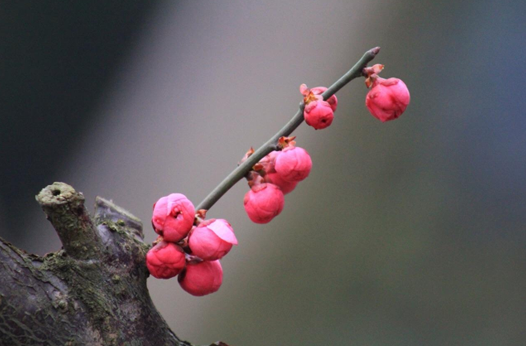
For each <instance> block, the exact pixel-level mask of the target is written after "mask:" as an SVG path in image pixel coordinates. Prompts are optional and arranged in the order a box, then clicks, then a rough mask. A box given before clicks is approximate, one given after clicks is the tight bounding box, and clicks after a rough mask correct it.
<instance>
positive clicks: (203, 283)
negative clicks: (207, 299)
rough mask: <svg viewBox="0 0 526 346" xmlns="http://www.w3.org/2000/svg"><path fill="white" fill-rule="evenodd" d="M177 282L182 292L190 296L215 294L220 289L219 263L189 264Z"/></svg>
mask: <svg viewBox="0 0 526 346" xmlns="http://www.w3.org/2000/svg"><path fill="white" fill-rule="evenodd" d="M177 280H178V281H179V284H180V285H181V287H182V288H183V290H185V291H186V292H188V293H190V294H191V295H194V296H204V295H207V294H210V293H214V292H216V291H217V290H218V289H219V287H221V283H222V282H223V268H221V263H219V261H204V262H199V263H190V262H189V263H188V265H187V266H186V270H185V271H184V272H182V273H181V274H180V275H179V276H178V277H177Z"/></svg>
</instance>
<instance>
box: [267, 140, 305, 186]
mask: <svg viewBox="0 0 526 346" xmlns="http://www.w3.org/2000/svg"><path fill="white" fill-rule="evenodd" d="M274 167H275V169H276V172H277V173H278V174H279V175H280V176H281V178H283V179H284V180H287V181H301V180H303V179H305V178H307V176H308V175H309V173H310V170H311V168H312V160H311V158H310V156H309V153H308V152H307V151H306V150H305V149H303V148H300V147H287V148H285V149H283V151H282V152H281V153H280V154H279V155H278V157H277V158H276V164H275V166H274Z"/></svg>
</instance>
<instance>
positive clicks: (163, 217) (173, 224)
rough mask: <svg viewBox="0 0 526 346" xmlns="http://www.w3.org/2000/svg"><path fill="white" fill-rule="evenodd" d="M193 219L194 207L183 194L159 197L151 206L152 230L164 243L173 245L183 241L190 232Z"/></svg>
mask: <svg viewBox="0 0 526 346" xmlns="http://www.w3.org/2000/svg"><path fill="white" fill-rule="evenodd" d="M194 219H195V209H194V205H193V204H192V202H190V200H188V198H186V196H185V195H183V194H180V193H172V194H170V195H168V196H165V197H161V198H160V199H159V200H158V201H157V203H155V204H154V205H153V216H152V225H153V228H154V229H155V232H157V233H158V234H160V235H161V236H163V238H164V240H166V241H169V242H173V243H175V242H178V241H179V240H181V239H183V238H184V237H185V236H186V235H187V234H188V232H190V229H191V228H192V225H193V224H194Z"/></svg>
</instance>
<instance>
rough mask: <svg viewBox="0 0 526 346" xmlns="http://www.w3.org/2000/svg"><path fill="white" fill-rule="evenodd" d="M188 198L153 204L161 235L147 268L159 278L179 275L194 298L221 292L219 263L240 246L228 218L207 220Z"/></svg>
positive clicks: (156, 227) (176, 195) (169, 198)
mask: <svg viewBox="0 0 526 346" xmlns="http://www.w3.org/2000/svg"><path fill="white" fill-rule="evenodd" d="M204 216H205V212H204V211H202V210H200V211H197V214H196V211H195V208H194V205H193V204H192V202H191V201H190V200H188V198H186V196H185V195H183V194H180V193H172V194H170V195H168V196H165V197H162V198H160V199H159V200H158V201H157V203H155V204H154V205H153V216H152V225H153V228H154V230H155V232H157V233H158V234H159V237H158V239H157V240H156V241H155V242H154V246H153V247H152V248H151V249H150V251H148V253H147V255H146V266H147V267H148V270H149V271H150V273H151V274H152V275H153V276H154V277H156V278H158V279H169V278H172V277H174V276H177V275H179V276H178V281H179V284H180V285H181V287H182V288H183V289H184V290H185V291H187V292H188V293H190V294H192V295H194V296H203V295H206V294H209V293H213V292H215V291H217V290H218V289H219V287H220V286H221V283H222V281H223V269H222V268H221V264H220V263H219V260H220V259H221V258H223V256H225V255H226V254H227V253H228V252H229V251H230V249H232V246H233V245H237V239H236V236H235V235H234V230H233V229H232V226H231V225H230V224H229V223H228V221H226V220H224V219H210V220H205V219H204Z"/></svg>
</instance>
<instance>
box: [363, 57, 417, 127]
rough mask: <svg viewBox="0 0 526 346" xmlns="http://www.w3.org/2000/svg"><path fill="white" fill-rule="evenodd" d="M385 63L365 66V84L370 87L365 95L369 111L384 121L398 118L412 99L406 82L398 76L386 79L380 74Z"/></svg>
mask: <svg viewBox="0 0 526 346" xmlns="http://www.w3.org/2000/svg"><path fill="white" fill-rule="evenodd" d="M383 69H384V65H380V64H376V65H373V66H371V67H366V68H364V71H363V72H364V74H365V76H366V77H367V78H366V79H365V85H366V86H367V87H368V88H370V89H371V90H369V92H368V93H367V96H366V97H365V105H366V106H367V109H369V112H370V113H371V114H372V115H373V116H374V117H375V118H377V119H379V120H381V121H382V122H385V121H389V120H394V119H396V118H398V117H399V116H400V115H402V113H403V112H404V111H405V109H406V108H407V105H409V101H410V99H411V97H410V95H409V90H408V89H407V86H406V85H405V83H404V82H403V81H402V80H400V79H398V78H388V79H384V78H381V77H379V76H378V73H380V72H381V71H382V70H383Z"/></svg>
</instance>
